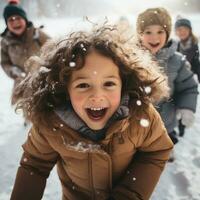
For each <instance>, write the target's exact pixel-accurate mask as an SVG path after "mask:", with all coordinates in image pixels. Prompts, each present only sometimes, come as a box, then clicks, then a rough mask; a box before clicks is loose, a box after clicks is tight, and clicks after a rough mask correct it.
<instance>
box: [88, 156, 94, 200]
mask: <svg viewBox="0 0 200 200" xmlns="http://www.w3.org/2000/svg"><path fill="white" fill-rule="evenodd" d="M88 168H89V181H90V187H91V190H92V195H91V197H92V199H91V200H95V191H94V185H93V177H92V156H91V154H90V153H89V152H88Z"/></svg>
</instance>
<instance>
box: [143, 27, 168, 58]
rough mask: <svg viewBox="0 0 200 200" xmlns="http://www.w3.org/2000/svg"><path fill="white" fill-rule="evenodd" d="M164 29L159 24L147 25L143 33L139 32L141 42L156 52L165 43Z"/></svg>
mask: <svg viewBox="0 0 200 200" xmlns="http://www.w3.org/2000/svg"><path fill="white" fill-rule="evenodd" d="M166 39H167V34H166V31H165V30H164V29H163V27H162V26H160V25H150V26H147V27H146V29H145V30H144V32H143V33H141V34H140V40H141V41H142V44H143V45H144V46H145V47H146V48H147V49H149V50H150V51H151V53H152V54H156V53H157V52H158V51H159V50H160V49H161V48H162V47H163V46H164V45H165V43H166Z"/></svg>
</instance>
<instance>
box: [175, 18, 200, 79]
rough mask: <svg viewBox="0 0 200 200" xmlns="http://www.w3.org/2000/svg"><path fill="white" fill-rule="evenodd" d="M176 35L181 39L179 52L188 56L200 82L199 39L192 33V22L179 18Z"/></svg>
mask: <svg viewBox="0 0 200 200" xmlns="http://www.w3.org/2000/svg"><path fill="white" fill-rule="evenodd" d="M175 33H176V35H177V36H178V38H179V42H178V47H177V51H179V52H181V53H182V54H183V55H185V56H186V58H187V60H188V61H189V62H190V64H191V70H192V71H193V73H194V74H195V75H196V80H198V82H200V61H199V47H198V39H197V37H196V36H195V35H194V33H193V31H192V25H191V22H190V20H188V19H186V18H181V16H179V17H178V18H177V20H176V22H175Z"/></svg>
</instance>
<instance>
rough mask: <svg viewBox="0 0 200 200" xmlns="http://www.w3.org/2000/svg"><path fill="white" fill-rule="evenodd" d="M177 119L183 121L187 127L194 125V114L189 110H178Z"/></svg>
mask: <svg viewBox="0 0 200 200" xmlns="http://www.w3.org/2000/svg"><path fill="white" fill-rule="evenodd" d="M176 117H177V119H178V120H180V119H181V122H182V124H183V125H185V126H186V127H191V126H192V125H193V123H194V119H195V116H194V112H193V111H191V110H189V109H177V111H176Z"/></svg>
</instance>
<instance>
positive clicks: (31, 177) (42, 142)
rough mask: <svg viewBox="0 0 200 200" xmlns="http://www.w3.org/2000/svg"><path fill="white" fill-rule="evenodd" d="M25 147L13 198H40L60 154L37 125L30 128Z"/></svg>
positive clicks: (38, 199) (12, 199)
mask: <svg viewBox="0 0 200 200" xmlns="http://www.w3.org/2000/svg"><path fill="white" fill-rule="evenodd" d="M23 149H24V153H23V155H22V158H21V161H20V167H19V169H18V172H17V176H16V179H15V184H14V187H13V191H12V194H11V200H27V199H28V200H40V199H42V196H43V192H44V189H45V185H46V179H47V178H48V176H49V173H50V171H51V169H52V168H53V166H54V165H55V163H56V161H57V158H58V154H57V153H56V152H55V151H54V150H53V149H52V147H51V146H50V145H49V144H48V141H47V140H46V139H45V137H44V135H42V134H41V133H40V132H39V131H38V129H37V128H36V127H32V129H31V130H30V132H29V137H28V139H27V141H26V143H25V144H24V145H23Z"/></svg>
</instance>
